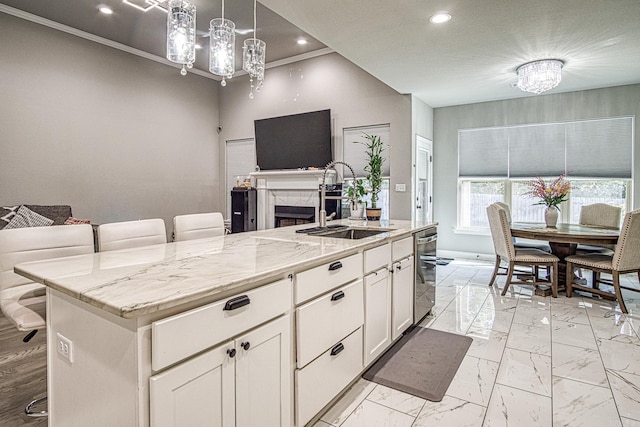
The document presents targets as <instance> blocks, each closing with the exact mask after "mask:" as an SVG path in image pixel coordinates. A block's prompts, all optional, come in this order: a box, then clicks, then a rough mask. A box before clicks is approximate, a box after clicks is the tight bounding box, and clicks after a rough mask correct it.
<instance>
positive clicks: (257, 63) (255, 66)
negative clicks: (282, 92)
mask: <svg viewBox="0 0 640 427" xmlns="http://www.w3.org/2000/svg"><path fill="white" fill-rule="evenodd" d="M266 51H267V44H266V43H265V42H264V41H262V40H260V39H257V38H256V0H253V37H252V38H250V39H246V40H245V41H244V47H243V48H242V69H243V70H245V71H246V72H247V73H248V74H249V82H250V83H251V90H250V92H249V98H251V99H253V88H254V86H253V79H256V80H257V81H258V83H257V84H256V86H255V88H256V92H260V89H262V83H263V82H264V67H265V58H266V56H265V55H266Z"/></svg>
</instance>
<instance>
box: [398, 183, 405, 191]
mask: <svg viewBox="0 0 640 427" xmlns="http://www.w3.org/2000/svg"><path fill="white" fill-rule="evenodd" d="M396 191H407V186H406V185H405V184H396Z"/></svg>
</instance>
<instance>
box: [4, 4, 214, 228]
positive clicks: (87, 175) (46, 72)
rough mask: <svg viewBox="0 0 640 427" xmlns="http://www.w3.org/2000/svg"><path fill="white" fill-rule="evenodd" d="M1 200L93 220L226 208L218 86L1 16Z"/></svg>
mask: <svg viewBox="0 0 640 427" xmlns="http://www.w3.org/2000/svg"><path fill="white" fill-rule="evenodd" d="M0 40H2V42H1V43H0V58H1V60H0V76H1V77H0V99H1V100H2V102H0V121H1V130H2V132H0V150H1V151H0V182H1V183H2V184H1V186H0V203H1V204H3V205H13V204H22V203H26V204H69V205H71V206H72V208H73V214H74V216H76V217H81V218H89V219H91V221H92V222H94V223H105V222H113V221H123V220H132V219H138V218H149V217H160V218H163V219H164V220H165V222H166V225H167V228H168V231H169V233H170V230H171V229H172V225H171V218H172V217H173V216H174V215H176V214H180V213H192V212H203V211H211V210H218V209H220V207H219V206H218V199H219V195H218V192H219V185H218V176H219V171H218V170H217V169H218V167H219V166H218V165H219V161H218V150H217V144H218V135H217V132H216V127H217V125H218V114H219V111H218V88H219V84H218V83H217V82H215V81H213V80H209V79H206V78H203V77H200V76H196V75H193V74H189V75H188V76H187V77H181V76H180V75H179V73H178V70H177V69H175V68H172V67H169V66H166V65H162V64H159V63H156V62H153V61H149V60H146V59H142V58H140V57H137V56H134V55H131V54H128V53H124V52H121V51H118V50H115V49H112V48H109V47H106V46H103V45H100V44H97V43H93V42H90V41H87V40H84V39H81V38H79V37H76V36H73V35H69V34H66V33H63V32H60V31H56V30H52V29H49V28H46V27H44V26H41V25H38V24H34V23H31V22H28V21H24V20H22V19H19V18H15V17H12V16H9V15H5V14H3V13H0Z"/></svg>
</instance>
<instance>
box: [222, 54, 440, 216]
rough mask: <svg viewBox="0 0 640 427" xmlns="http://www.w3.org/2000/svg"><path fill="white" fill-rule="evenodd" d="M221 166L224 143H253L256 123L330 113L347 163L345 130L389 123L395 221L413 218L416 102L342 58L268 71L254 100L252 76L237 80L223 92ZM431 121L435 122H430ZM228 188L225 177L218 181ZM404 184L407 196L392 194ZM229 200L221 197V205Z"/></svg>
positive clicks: (339, 154) (338, 153)
mask: <svg viewBox="0 0 640 427" xmlns="http://www.w3.org/2000/svg"><path fill="white" fill-rule="evenodd" d="M220 105H221V106H223V107H222V109H221V111H220V124H221V125H222V126H223V131H222V132H221V134H220V166H221V171H222V169H223V165H224V144H223V141H229V140H235V139H243V138H253V137H254V130H253V121H254V120H255V119H263V118H267V117H276V116H284V115H288V114H296V113H303V112H307V111H315V110H321V109H326V108H330V109H331V115H332V120H333V134H334V157H335V158H336V159H341V158H342V144H343V141H342V129H343V128H347V127H356V126H366V125H375V124H382V123H390V129H391V141H389V143H390V145H391V148H390V151H389V152H387V159H388V161H389V162H390V168H391V189H392V191H391V197H390V215H391V218H397V219H410V218H411V209H410V206H411V192H410V188H411V168H410V167H408V166H409V165H410V164H411V144H412V143H411V140H412V134H411V97H410V96H408V95H401V94H399V93H398V92H396V91H394V90H393V89H391V88H390V87H389V86H387V85H385V84H384V83H382V82H380V81H379V80H378V79H376V78H374V77H372V76H371V75H370V74H368V73H366V72H364V71H363V70H362V69H360V68H358V67H357V66H355V65H354V64H352V63H351V62H349V61H347V60H345V59H344V58H342V57H341V56H340V55H338V54H335V53H333V54H329V55H323V56H320V57H316V58H312V59H307V60H304V61H300V62H296V63H294V64H289V65H283V66H280V67H274V68H270V69H268V70H266V72H265V84H264V88H263V89H262V90H261V91H260V92H259V93H257V94H256V96H255V98H254V99H253V100H250V99H249V81H248V78H247V76H243V77H234V78H233V79H232V80H231V81H230V82H229V83H228V84H227V86H226V87H225V88H223V89H221V91H220ZM426 121H429V122H430V121H431V117H429V118H428V119H426ZM219 179H220V182H221V183H224V179H225V178H224V174H223V173H221V174H220V176H219ZM396 183H405V184H406V185H407V191H406V192H403V193H399V192H395V191H393V188H394V185H395V184H396ZM228 200H229V196H228V195H223V194H221V199H220V200H219V203H220V204H223V203H227V202H228Z"/></svg>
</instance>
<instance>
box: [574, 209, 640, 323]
mask: <svg viewBox="0 0 640 427" xmlns="http://www.w3.org/2000/svg"><path fill="white" fill-rule="evenodd" d="M565 261H566V263H567V297H571V296H572V294H573V290H574V289H578V290H580V291H585V292H590V293H592V294H596V295H600V296H603V297H610V296H611V294H610V293H608V292H606V291H603V290H601V289H599V288H598V286H597V285H598V283H606V284H610V285H613V289H614V291H615V298H616V300H617V302H618V304H620V309H621V310H622V312H623V313H627V312H628V311H627V307H626V305H625V303H624V299H623V297H622V289H627V290H631V291H636V292H640V290H639V289H636V288H629V287H625V286H622V285H621V284H620V275H621V274H628V273H636V274H637V275H638V279H639V280H640V209H636V210H635V211H632V212H629V213H627V214H626V215H625V216H624V221H623V223H622V229H621V231H620V237H619V238H618V244H617V245H616V249H615V251H614V253H613V255H606V254H602V253H597V252H596V253H590V254H579V255H578V254H576V255H571V256H568V257H566V258H565ZM575 268H582V269H586V270H591V271H593V272H594V273H598V274H597V275H594V283H592V285H593V286H592V287H589V286H586V285H579V284H577V283H573V282H574V280H573V279H574V269H575ZM600 273H608V274H611V277H612V282H608V281H602V280H600V276H599V274H600Z"/></svg>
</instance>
